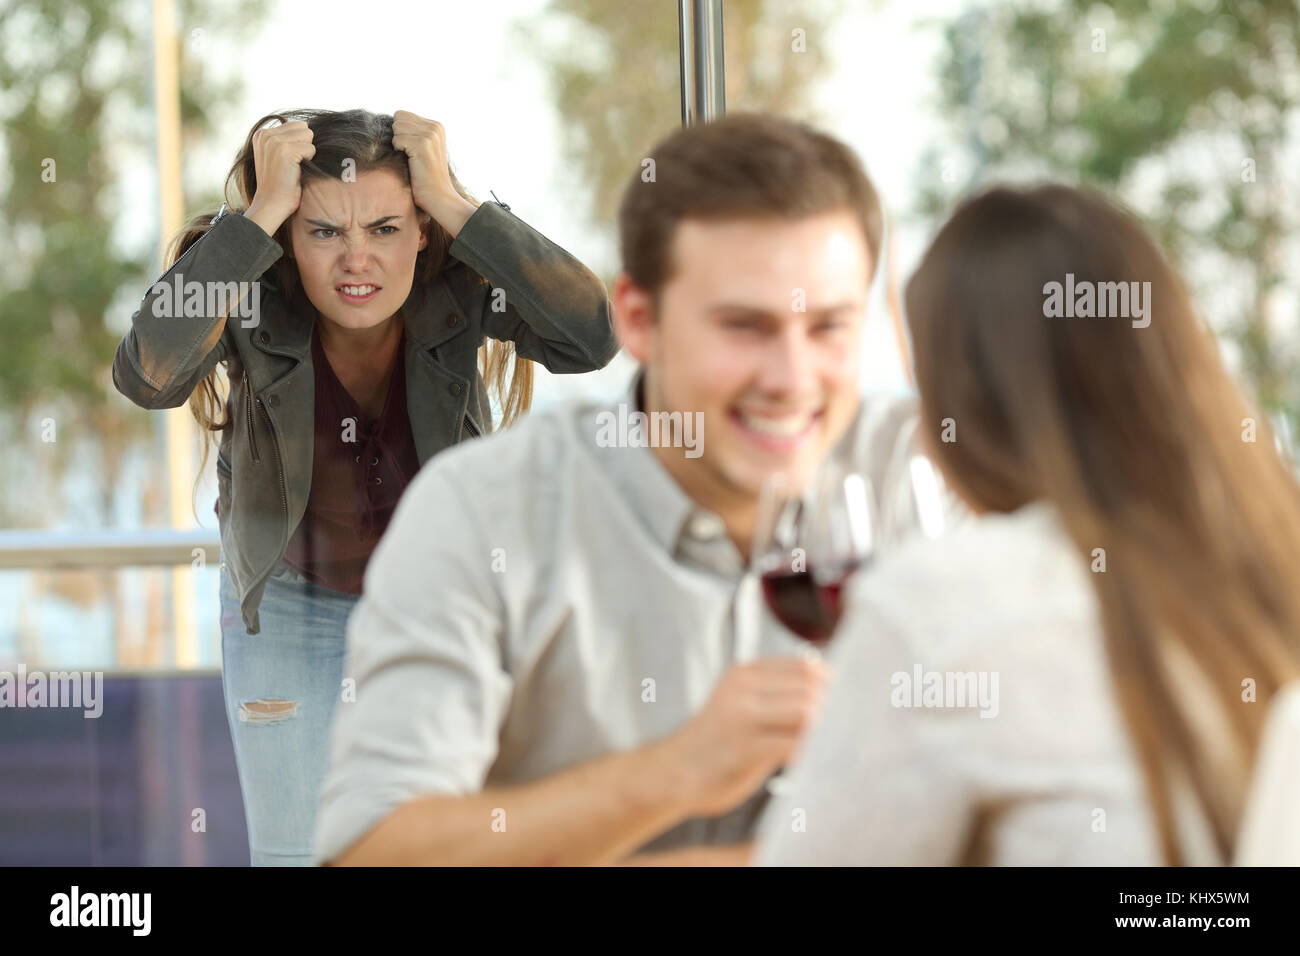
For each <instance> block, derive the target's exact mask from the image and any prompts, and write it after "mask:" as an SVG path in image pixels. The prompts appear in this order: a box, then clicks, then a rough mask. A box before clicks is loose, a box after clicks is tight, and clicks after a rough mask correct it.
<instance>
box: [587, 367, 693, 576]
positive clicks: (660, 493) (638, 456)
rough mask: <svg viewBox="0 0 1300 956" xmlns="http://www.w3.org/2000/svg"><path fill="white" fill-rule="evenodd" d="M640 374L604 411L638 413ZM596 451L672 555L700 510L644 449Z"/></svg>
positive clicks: (642, 374)
mask: <svg viewBox="0 0 1300 956" xmlns="http://www.w3.org/2000/svg"><path fill="white" fill-rule="evenodd" d="M644 374H645V373H644V371H643V370H638V371H637V373H636V375H635V376H634V377H633V379H632V382H631V384H630V385H629V386H628V389H627V391H626V392H625V393H624V394H623V396H622V397H621V398H620V400H619V401H618V403H616V404H615V405H614V406H613V407H612V408H607V409H606V411H609V412H612V413H613V414H614V415H630V414H631V413H632V412H637V411H641V410H642V404H641V382H642V379H643V377H644ZM597 451H598V452H599V453H600V454H601V455H603V456H604V458H605V460H606V462H607V463H608V467H609V470H610V474H611V476H612V478H613V480H614V482H615V483H616V484H617V485H618V486H619V488H621V489H623V491H624V492H625V493H626V495H627V498H628V500H629V501H630V502H631V504H632V507H633V508H634V509H635V510H636V512H637V515H638V516H639V517H640V518H641V520H642V522H644V524H645V525H646V527H647V528H649V529H650V532H651V534H653V535H654V537H655V540H657V541H658V542H659V544H660V545H662V546H663V548H664V550H665V551H667V552H668V553H669V554H675V553H676V551H677V545H678V542H679V540H680V538H681V536H682V533H683V529H684V527H685V525H686V522H687V520H688V519H689V518H690V517H691V516H692V514H694V513H695V512H696V511H702V510H703V509H699V508H697V506H696V504H695V502H693V501H692V500H691V499H690V498H689V497H688V496H687V494H686V492H685V491H683V490H682V488H681V485H679V484H677V481H676V479H674V478H673V476H672V475H670V474H669V473H668V470H667V469H666V468H665V467H664V466H663V463H662V462H661V461H660V460H659V458H658V456H656V455H655V453H654V450H653V449H652V448H650V447H649V446H648V445H630V446H628V447H615V448H600V449H597Z"/></svg>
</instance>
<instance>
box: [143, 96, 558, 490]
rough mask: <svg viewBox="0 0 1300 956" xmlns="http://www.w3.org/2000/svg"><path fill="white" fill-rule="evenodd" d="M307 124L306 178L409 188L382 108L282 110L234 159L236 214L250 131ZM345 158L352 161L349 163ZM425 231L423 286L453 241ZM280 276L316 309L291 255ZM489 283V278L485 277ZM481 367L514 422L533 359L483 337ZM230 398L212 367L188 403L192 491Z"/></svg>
mask: <svg viewBox="0 0 1300 956" xmlns="http://www.w3.org/2000/svg"><path fill="white" fill-rule="evenodd" d="M272 121H275V122H277V123H291V122H294V121H298V122H303V123H306V124H307V126H308V127H309V128H310V129H311V131H312V144H313V145H314V146H315V147H316V152H315V154H314V155H313V156H312V158H311V159H310V160H307V161H305V162H304V163H303V164H302V177H303V182H304V183H305V182H307V181H308V180H310V179H317V178H334V179H341V178H342V177H343V173H344V170H345V169H347V170H350V171H351V172H354V173H356V174H360V173H363V172H367V171H369V170H372V169H391V170H393V171H394V172H396V173H397V174H398V175H399V176H401V178H402V181H403V182H405V183H407V184H408V185H409V183H410V171H409V167H408V166H407V157H406V153H404V152H402V151H401V150H396V149H394V148H393V117H392V116H391V115H388V114H384V113H370V112H367V111H366V110H344V111H341V112H340V111H334V110H308V109H300V110H284V111H282V112H279V113H268V114H267V115H266V116H263V117H262V118H261V119H259V120H258V121H257V122H256V123H254V124H253V126H252V128H251V129H250V130H249V131H248V136H247V137H246V138H245V140H244V145H243V147H242V148H241V149H240V150H239V154H238V155H237V156H236V157H235V162H234V164H233V165H232V166H231V167H230V173H229V175H228V176H227V177H226V186H225V191H224V192H225V200H226V203H227V205H228V206H229V207H230V210H231V211H234V212H242V211H243V210H245V209H247V208H248V205H249V203H250V202H252V199H253V196H255V195H256V194H257V166H256V164H255V162H254V159H253V134H255V133H256V132H257V131H258V130H259V129H261V128H262V127H264V126H266V125H267V124H269V123H271V122H272ZM345 160H347V161H348V162H346V163H345ZM448 173H449V174H450V176H451V182H452V185H453V186H455V187H456V191H457V192H459V193H460V194H461V195H462V196H463V197H465V198H466V199H468V200H469V201H471V202H473V201H474V198H473V197H472V196H471V195H470V194H469V192H467V191H466V189H465V187H464V186H462V185H461V183H460V180H458V179H457V178H456V174H455V173H454V172H452V171H451V170H450V168H449V169H448ZM216 214H217V210H215V209H214V210H213V211H212V212H207V213H203V214H201V215H198V216H195V217H194V218H193V219H191V220H190V221H189V222H188V223H186V224H185V226H184V227H183V228H182V229H181V231H180V233H178V234H177V235H176V237H175V238H174V239H173V240H172V241H171V243H170V244H169V246H168V248H167V256H166V260H167V262H166V265H167V267H168V268H170V267H171V265H172V264H173V263H175V262H176V260H177V259H179V258H180V257H181V256H182V255H184V254H185V251H186V250H187V249H188V248H189V247H190V246H192V245H193V244H194V243H195V242H197V241H198V239H199V237H200V236H202V235H203V234H204V233H205V232H207V231H208V228H209V224H210V222H211V220H212V218H213V217H214V216H215V215H216ZM421 228H422V229H423V230H424V232H425V235H426V236H427V238H428V243H427V244H426V245H425V247H424V249H422V250H421V251H420V253H419V255H418V256H417V257H416V260H415V283H416V285H421V284H424V283H429V282H432V281H434V279H435V278H436V277H437V276H438V274H439V273H440V272H441V271H442V268H443V266H444V265H445V264H446V260H447V251H448V249H450V248H451V244H452V238H451V236H449V235H448V234H447V232H446V231H445V230H444V229H443V228H442V227H441V226H440V225H438V223H437V221H436V220H434V219H433V218H432V217H431V216H429V215H428V214H427V213H424V214H423V216H422V223H421ZM275 239H276V241H277V242H279V243H280V246H281V247H282V248H284V249H286V250H288V249H289V248H290V245H289V223H288V222H285V223H284V225H282V226H281V227H280V229H279V230H278V231H277V232H276V235H275ZM273 269H274V270H275V275H276V280H277V282H278V284H279V287H280V289H281V291H282V294H283V295H284V296H285V298H286V299H287V300H288V301H289V302H290V304H293V305H296V306H298V307H299V308H300V309H302V311H303V314H304V315H311V314H312V311H311V309H310V308H309V307H308V305H307V303H306V302H305V295H304V294H303V292H302V283H301V281H300V280H299V278H298V267H297V265H296V264H295V263H294V260H293V258H292V257H291V256H288V255H284V256H281V257H280V259H279V261H278V262H276V264H275V266H273ZM483 281H486V280H483ZM479 370H480V373H481V374H482V376H483V381H484V383H485V384H486V385H487V387H488V389H489V391H490V392H494V393H495V394H496V396H497V401H498V404H499V405H500V407H501V413H502V419H501V425H502V427H507V426H509V425H511V424H513V423H514V422H515V421H516V420H517V419H518V418H519V417H520V416H521V415H523V414H524V413H525V412H527V411H528V408H529V406H530V405H531V404H532V400H533V363H532V362H530V361H529V360H527V359H525V358H522V357H520V356H518V355H516V354H515V351H514V343H512V342H503V341H499V340H497V339H489V340H487V341H485V342H484V343H483V345H482V347H481V348H480V349H479ZM225 404H226V397H225V396H222V395H221V394H220V392H219V391H218V388H217V370H216V369H215V368H214V369H213V370H212V372H210V373H209V374H208V376H207V377H206V378H205V379H204V380H203V381H202V382H200V383H199V384H198V386H197V387H196V388H195V389H194V393H193V394H192V395H191V396H190V398H189V408H190V412H191V414H193V416H194V419H195V421H197V422H198V423H199V427H200V429H201V430H202V433H201V436H200V443H201V453H200V459H199V475H198V477H196V478H195V482H194V490H195V493H197V491H198V481H199V478H200V477H202V474H203V468H204V466H205V465H206V464H207V460H208V453H209V445H210V444H211V442H212V441H213V433H215V432H221V431H223V430H224V429H225V428H226V427H227V425H228V424H229V416H228V415H225V416H223V417H222V418H220V419H218V417H217V416H218V413H219V412H220V411H221V410H222V409H224V408H225Z"/></svg>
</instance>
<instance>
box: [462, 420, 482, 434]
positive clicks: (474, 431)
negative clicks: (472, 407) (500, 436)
mask: <svg viewBox="0 0 1300 956" xmlns="http://www.w3.org/2000/svg"><path fill="white" fill-rule="evenodd" d="M465 428H466V429H468V430H469V433H470V434H471V435H473V436H474V437H475V438H477V437H478V436H479V435H481V434H483V433H482V432H480V431H479V430H478V426H477V425H475V424H474V423H473V422H472V421H470V420H469V416H468V415H466V416H465Z"/></svg>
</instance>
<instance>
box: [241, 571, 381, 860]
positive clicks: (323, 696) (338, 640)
mask: <svg viewBox="0 0 1300 956" xmlns="http://www.w3.org/2000/svg"><path fill="white" fill-rule="evenodd" d="M357 600H358V598H357V596H356V595H353V594H345V593H344V592H342V591H333V590H330V589H328V588H322V587H318V586H316V585H314V584H312V583H311V582H309V581H307V580H306V579H305V578H303V577H302V576H301V575H300V574H299V573H298V572H297V571H295V570H294V569H293V568H291V567H289V566H288V565H287V564H285V563H284V562H283V561H281V562H280V564H279V565H278V566H277V568H276V570H275V572H274V573H273V574H272V576H271V578H270V580H269V581H267V584H266V591H265V593H264V594H263V595H262V603H261V604H260V605H259V608H258V614H259V617H260V621H261V631H260V632H259V633H257V634H252V635H250V634H248V633H247V632H246V631H245V630H244V624H243V618H242V617H241V615H240V610H239V595H238V594H237V593H236V591H235V586H234V582H233V581H232V580H231V579H230V574H229V572H228V571H227V570H226V567H225V565H224V564H223V565H222V567H221V684H222V688H223V689H224V691H225V698H226V719H227V721H229V723H230V736H231V738H232V739H233V741H234V745H235V764H236V766H237V767H238V769H239V788H240V791H241V792H242V794H243V798H244V817H245V819H246V820H247V822H248V852H249V856H250V858H251V860H252V864H253V866H310V865H311V864H312V859H313V858H312V836H313V833H314V831H315V829H316V808H317V800H318V798H319V795H320V789H321V786H322V784H323V783H324V780H325V771H326V770H327V768H328V763H329V737H330V727H331V722H332V719H333V716H334V706H335V704H336V703H337V702H338V700H339V698H340V694H341V685H342V681H343V659H344V651H345V638H346V634H347V622H348V615H349V613H351V611H352V608H353V606H354V605H355V604H356V602H357Z"/></svg>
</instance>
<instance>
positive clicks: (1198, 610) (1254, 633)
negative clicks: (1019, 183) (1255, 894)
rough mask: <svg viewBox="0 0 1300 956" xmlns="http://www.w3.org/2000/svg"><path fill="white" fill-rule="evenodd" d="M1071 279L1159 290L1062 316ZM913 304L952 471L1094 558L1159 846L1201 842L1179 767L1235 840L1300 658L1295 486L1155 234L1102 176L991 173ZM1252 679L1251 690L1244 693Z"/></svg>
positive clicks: (988, 505)
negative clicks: (1043, 505) (1277, 707)
mask: <svg viewBox="0 0 1300 956" xmlns="http://www.w3.org/2000/svg"><path fill="white" fill-rule="evenodd" d="M1067 274H1068V275H1069V276H1070V277H1071V278H1068V279H1067ZM1067 282H1068V283H1072V284H1073V286H1074V287H1075V288H1076V289H1082V283H1085V282H1090V283H1094V284H1095V285H1094V286H1093V288H1094V289H1097V288H1098V286H1100V284H1101V283H1112V282H1130V283H1131V282H1137V283H1149V285H1148V286H1145V287H1143V286H1141V285H1139V286H1138V287H1136V289H1135V287H1132V286H1130V287H1129V288H1130V290H1131V291H1139V290H1142V289H1144V288H1145V289H1147V290H1149V295H1146V296H1145V298H1146V314H1145V316H1138V315H1137V314H1136V313H1137V309H1136V308H1134V305H1133V303H1132V301H1130V307H1129V309H1128V315H1127V316H1112V317H1108V318H1099V317H1092V318H1088V317H1078V316H1075V317H1066V316H1061V315H1059V314H1058V313H1057V312H1056V311H1055V310H1054V309H1049V308H1048V306H1047V300H1048V298H1049V295H1053V294H1055V293H1056V292H1057V291H1058V290H1057V289H1056V288H1054V287H1052V286H1050V283H1060V284H1061V285H1062V286H1065V285H1066V284H1067ZM1115 301H1118V299H1116V300H1115ZM906 305H907V313H908V322H909V325H910V328H911V333H912V338H913V342H914V346H915V355H916V373H917V380H918V385H919V390H920V393H921V405H922V409H923V415H924V416H925V418H924V421H925V423H926V426H927V427H932V428H934V429H935V434H936V435H940V434H941V432H940V429H941V428H943V427H944V425H945V424H946V425H947V427H948V428H949V429H955V436H953V437H955V440H950V441H942V440H939V439H935V440H934V441H932V442H931V445H932V447H933V448H934V450H935V452H936V455H937V456H938V459H939V462H940V465H941V467H942V469H943V471H944V472H945V473H946V474H947V475H948V476H949V477H950V478H951V480H952V483H953V485H954V487H955V488H957V489H958V490H959V491H960V492H961V494H962V495H963V497H965V498H967V499H968V500H969V501H970V502H972V503H973V504H975V505H976V506H977V507H979V508H981V509H982V510H987V511H994V512H1009V511H1014V510H1015V509H1017V508H1018V507H1020V506H1021V505H1024V504H1026V503H1029V502H1031V501H1034V500H1038V499H1044V500H1046V501H1048V502H1050V503H1052V504H1053V505H1054V506H1055V507H1056V509H1057V511H1058V513H1059V514H1060V516H1061V519H1062V521H1063V523H1064V525H1065V527H1066V528H1067V530H1068V532H1069V534H1070V536H1071V538H1072V539H1073V541H1074V543H1075V545H1076V547H1077V548H1078V550H1079V552H1080V555H1081V557H1082V558H1083V559H1084V560H1086V561H1088V562H1089V564H1090V566H1091V568H1092V570H1093V571H1094V572H1097V573H1093V574H1092V575H1091V580H1092V583H1093V586H1094V589H1095V593H1096V595H1097V598H1098V599H1099V605H1100V615H1101V621H1102V624H1103V628H1104V631H1105V646H1106V651H1107V657H1108V660H1109V664H1110V670H1111V674H1112V677H1113V679H1114V681H1115V685H1116V687H1117V690H1118V699H1119V704H1120V707H1121V709H1122V713H1123V714H1124V718H1125V721H1126V724H1127V726H1128V729H1129V731H1130V733H1131V735H1132V738H1133V740H1134V742H1135V744H1136V752H1137V754H1138V757H1139V759H1140V762H1141V764H1142V768H1143V774H1144V778H1145V780H1146V783H1147V789H1148V793H1149V796H1150V799H1151V805H1152V808H1153V810H1154V812H1155V819H1156V823H1157V826H1158V831H1159V838H1160V844H1161V848H1162V850H1163V852H1164V855H1165V858H1166V859H1167V860H1168V862H1169V863H1171V864H1179V863H1182V862H1184V861H1185V860H1186V859H1187V857H1188V853H1187V846H1186V845H1184V843H1183V841H1181V840H1180V838H1179V836H1178V833H1177V825H1176V815H1177V814H1176V800H1175V797H1176V796H1177V795H1178V792H1179V784H1180V783H1182V782H1186V783H1187V784H1190V787H1191V789H1192V792H1193V794H1194V796H1195V799H1196V802H1197V803H1198V804H1199V806H1200V808H1201V810H1202V811H1203V813H1204V815H1205V818H1206V819H1207V821H1208V822H1209V825H1210V829H1211V831H1212V833H1213V837H1214V840H1215V843H1216V845H1217V849H1218V851H1219V852H1220V854H1221V855H1222V857H1223V858H1225V859H1229V858H1230V857H1231V851H1232V848H1233V846H1234V843H1235V837H1236V830H1237V824H1238V820H1239V817H1240V813H1241V805H1242V801H1243V799H1244V797H1245V791H1246V789H1247V786H1248V782H1249V768H1250V766H1251V765H1252V763H1253V760H1254V755H1255V751H1256V747H1257V745H1258V742H1259V735H1260V727H1261V723H1262V719H1263V710H1264V708H1265V707H1266V706H1267V702H1268V701H1269V700H1270V698H1271V696H1272V694H1273V693H1274V691H1276V690H1277V689H1278V688H1279V687H1280V686H1281V685H1282V684H1284V683H1285V682H1287V681H1288V680H1291V679H1292V678H1294V677H1295V676H1296V675H1297V673H1298V672H1300V646H1298V644H1297V638H1298V637H1300V488H1298V487H1297V482H1296V479H1295V476H1294V475H1293V474H1292V473H1291V471H1290V470H1289V468H1288V466H1287V465H1286V464H1285V463H1284V462H1283V460H1282V458H1281V457H1280V456H1279V454H1278V452H1277V450H1276V448H1275V446H1274V441H1273V437H1272V434H1271V432H1270V429H1269V427H1268V424H1267V422H1266V420H1265V419H1264V418H1263V417H1262V416H1260V415H1259V413H1258V412H1256V411H1254V410H1252V409H1251V407H1250V405H1249V403H1248V402H1247V401H1246V399H1245V398H1244V397H1243V395H1242V393H1241V392H1240V391H1239V390H1238V388H1237V387H1236V386H1235V384H1234V383H1233V381H1232V380H1231V378H1230V377H1229V375H1228V374H1227V372H1226V371H1225V369H1224V367H1223V364H1222V362H1221V360H1220V357H1219V353H1218V349H1217V347H1216V345H1215V342H1214V340H1213V337H1212V336H1211V335H1210V334H1209V331H1208V330H1207V329H1206V328H1205V327H1204V326H1203V325H1202V324H1201V322H1200V321H1199V320H1198V318H1197V316H1196V313H1195V311H1194V310H1193V307H1192V304H1191V301H1190V299H1189V297H1188V294H1187V291H1186V289H1185V288H1184V286H1183V283H1182V282H1181V281H1180V279H1179V277H1178V275H1177V274H1176V272H1175V271H1174V270H1173V268H1172V267H1171V266H1170V265H1169V263H1168V262H1167V261H1166V260H1165V258H1164V256H1163V255H1162V254H1161V251H1160V249H1159V248H1158V247H1157V245H1156V244H1155V242H1154V241H1153V240H1152V239H1151V238H1150V237H1149V236H1148V234H1147V233H1146V231H1145V230H1144V229H1143V228H1142V226H1141V225H1140V224H1139V223H1138V221H1137V219H1136V218H1135V217H1134V216H1133V215H1131V214H1130V213H1128V212H1126V211H1125V210H1124V209H1122V208H1121V207H1119V206H1118V205H1117V204H1115V203H1113V202H1111V201H1109V200H1107V199H1105V198H1103V197H1100V196H1097V195H1093V194H1090V193H1085V192H1081V191H1078V190H1074V189H1069V188H1066V187H1062V186H1045V187H1039V188H1035V189H1029V190H1013V189H1006V188H999V189H994V190H991V191H989V192H986V193H984V194H983V195H980V196H978V197H976V198H974V199H972V200H970V201H968V202H966V203H965V204H963V205H962V206H961V207H960V208H959V209H958V210H957V212H956V213H955V214H954V215H953V216H952V218H951V219H950V220H949V221H948V222H947V224H946V225H945V226H944V227H943V229H942V230H941V231H940V233H939V235H938V237H937V238H936V239H935V241H934V243H933V244H932V245H931V246H930V248H929V250H928V251H927V252H926V254H925V257H924V259H923V261H922V264H921V266H920V268H919V269H918V271H917V272H916V274H915V275H914V276H913V277H912V279H911V281H910V282H909V284H908V286H907V293H906ZM1081 311H1082V310H1081ZM1146 321H1149V323H1150V324H1149V325H1145V326H1143V325H1142V323H1143V322H1146ZM1135 323H1136V324H1135ZM945 419H951V420H952V421H951V422H949V423H945V422H944V420H945ZM1095 549H1103V551H1101V552H1098V551H1096V550H1095ZM1099 555H1100V556H1101V558H1102V559H1103V560H1104V561H1105V565H1104V573H1101V571H1100V569H1099V567H1098V564H1097V559H1098V556H1099ZM1176 664H1181V665H1182V666H1183V667H1186V666H1187V665H1188V664H1191V665H1193V666H1194V668H1195V670H1194V671H1176V670H1175V665H1176ZM1189 676H1194V677H1195V678H1196V679H1195V680H1187V679H1184V678H1187V677H1189ZM1248 679H1250V680H1253V681H1254V686H1255V688H1256V689H1257V692H1258V700H1259V703H1245V702H1244V701H1246V700H1247V699H1250V700H1253V699H1254V698H1247V696H1246V695H1245V694H1244V693H1243V686H1250V685H1249V683H1248ZM1197 688H1200V689H1201V690H1204V689H1205V688H1209V689H1210V691H1211V699H1210V700H1207V699H1206V697H1205V695H1204V693H1198V691H1197ZM1214 703H1217V704H1218V705H1219V706H1218V707H1211V706H1208V705H1210V704H1214ZM1211 711H1212V712H1213V715H1210V713H1209V712H1211ZM1215 731H1217V734H1216V733H1215ZM1225 731H1226V734H1225V733H1224V732H1225ZM1216 738H1217V741H1216ZM1216 742H1217V743H1219V744H1220V745H1223V746H1222V749H1221V751H1220V754H1222V753H1227V754H1228V755H1229V756H1230V757H1231V760H1230V761H1229V763H1230V765H1231V766H1233V767H1234V768H1235V770H1234V772H1231V773H1224V772H1223V765H1224V764H1223V762H1222V761H1220V762H1219V764H1218V765H1216V763H1215V761H1214V759H1213V758H1214V756H1215V747H1214V746H1213V745H1214V743H1216Z"/></svg>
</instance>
